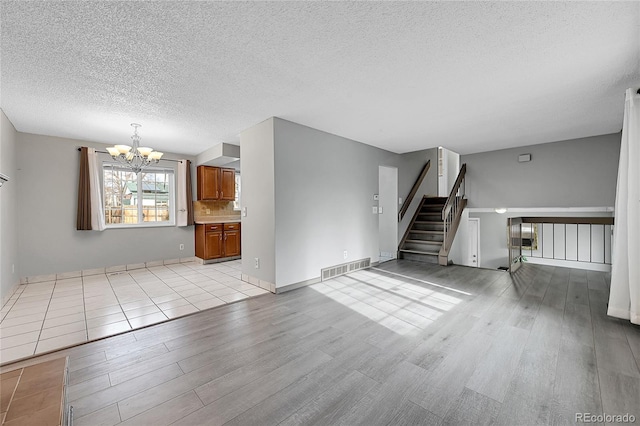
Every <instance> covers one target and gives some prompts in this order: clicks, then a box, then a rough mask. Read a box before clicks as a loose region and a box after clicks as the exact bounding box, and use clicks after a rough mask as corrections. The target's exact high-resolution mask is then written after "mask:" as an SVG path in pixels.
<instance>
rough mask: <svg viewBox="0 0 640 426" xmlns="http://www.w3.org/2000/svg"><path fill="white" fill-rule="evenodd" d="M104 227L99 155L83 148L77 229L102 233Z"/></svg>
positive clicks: (81, 150) (90, 149) (91, 149)
mask: <svg viewBox="0 0 640 426" xmlns="http://www.w3.org/2000/svg"><path fill="white" fill-rule="evenodd" d="M104 227H105V226H104V211H103V210H102V194H101V192H100V167H99V165H98V154H97V153H96V150H95V149H93V148H87V147H86V146H83V147H82V148H80V177H79V180H78V209H77V214H76V229H77V230H78V231H91V230H96V231H102V230H103V229H104Z"/></svg>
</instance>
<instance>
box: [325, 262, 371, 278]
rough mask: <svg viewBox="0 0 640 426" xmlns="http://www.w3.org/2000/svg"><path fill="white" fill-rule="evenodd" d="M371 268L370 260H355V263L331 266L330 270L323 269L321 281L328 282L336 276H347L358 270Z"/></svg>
mask: <svg viewBox="0 0 640 426" xmlns="http://www.w3.org/2000/svg"><path fill="white" fill-rule="evenodd" d="M369 266H371V258H367V259H361V260H356V261H355V262H349V263H343V264H342V265H336V266H332V267H330V268H325V269H323V270H322V271H321V272H322V281H325V280H330V279H331V278H334V277H337V276H338V275H344V274H348V273H349V272H353V271H357V270H358V269H364V268H368V267H369Z"/></svg>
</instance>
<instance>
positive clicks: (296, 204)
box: [242, 118, 394, 287]
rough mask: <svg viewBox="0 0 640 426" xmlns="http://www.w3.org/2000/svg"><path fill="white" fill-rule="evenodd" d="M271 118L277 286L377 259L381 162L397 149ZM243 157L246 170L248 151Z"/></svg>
mask: <svg viewBox="0 0 640 426" xmlns="http://www.w3.org/2000/svg"><path fill="white" fill-rule="evenodd" d="M274 124H275V165H276V167H275V188H276V194H275V195H276V216H275V220H276V286H277V287H282V286H286V285H289V284H295V283H298V282H302V281H306V280H309V279H314V278H317V277H319V276H320V270H321V269H322V268H325V267H329V266H333V265H337V264H341V263H344V262H348V261H352V260H357V259H362V258H368V257H370V258H371V259H372V261H374V262H375V261H377V260H378V259H379V247H378V215H377V214H373V213H372V206H373V205H376V206H377V205H378V203H377V202H374V201H373V194H377V193H378V166H379V165H380V164H385V163H387V160H386V159H387V158H388V157H394V154H392V153H390V152H388V151H384V150H381V149H378V148H374V147H371V146H368V145H364V144H362V143H359V142H355V141H353V140H350V139H345V138H342V137H339V136H336V135H332V134H329V133H325V132H322V131H319V130H315V129H312V128H309V127H306V126H302V125H299V124H295V123H292V122H289V121H285V120H282V119H278V118H275V119H274ZM242 161H243V164H242V165H243V173H244V170H246V169H248V165H247V164H246V162H245V157H244V155H243V156H242ZM344 250H347V252H348V258H347V259H346V260H345V259H344V258H343V251H344Z"/></svg>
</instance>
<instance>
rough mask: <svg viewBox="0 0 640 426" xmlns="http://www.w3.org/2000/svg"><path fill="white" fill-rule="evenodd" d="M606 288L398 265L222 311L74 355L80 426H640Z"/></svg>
mask: <svg viewBox="0 0 640 426" xmlns="http://www.w3.org/2000/svg"><path fill="white" fill-rule="evenodd" d="M608 282H609V276H608V275H607V274H604V273H600V272H587V271H582V270H574V269H565V268H554V267H547V266H536V265H530V264H526V265H525V266H524V267H523V268H522V269H521V270H520V272H519V274H518V275H517V278H516V279H515V280H513V281H512V279H511V277H510V275H509V274H508V273H505V272H499V271H491V270H482V269H472V268H465V267H459V266H450V267H439V266H435V265H433V266H431V265H424V264H417V263H413V262H409V261H392V262H387V263H385V264H383V265H382V266H380V267H379V268H372V269H369V270H366V271H359V272H357V273H354V274H351V275H349V276H343V277H340V278H337V279H335V280H332V281H328V282H324V283H320V284H317V285H314V286H310V287H305V288H301V289H298V290H295V291H292V292H289V293H285V294H281V295H272V294H268V295H263V296H258V297H256V298H254V299H249V300H244V301H241V302H237V303H234V304H231V305H225V306H220V307H217V308H214V309H211V310H208V311H203V312H200V313H197V314H194V315H192V316H189V317H184V318H180V319H177V320H175V321H171V322H169V323H164V324H160V325H155V326H152V327H149V328H145V329H142V330H137V331H133V332H130V333H127V334H123V335H120V336H115V337H110V338H107V339H105V340H102V341H98V342H93V343H89V344H85V345H82V346H79V347H77V348H73V349H70V350H67V351H64V353H65V354H68V355H69V357H70V363H69V368H70V371H71V373H70V382H71V386H70V387H69V399H70V401H71V405H73V407H74V414H75V415H74V418H75V422H74V424H75V425H77V426H82V425H97V424H101V425H115V424H125V425H163V424H179V425H191V424H192V425H205V424H206V425H221V424H228V425H276V424H283V425H298V424H304V425H308V424H322V425H339V424H343V425H354V424H362V425H402V424H407V425H417V424H474V425H475V424H504V425H535V424H574V423H575V416H576V413H591V414H603V413H606V414H625V413H630V414H632V415H635V417H636V421H640V369H639V365H640V327H636V326H633V325H631V324H630V323H629V322H626V321H621V320H617V319H613V318H609V317H607V316H606V304H607V298H608ZM59 355H60V353H57V354H51V355H47V357H56V356H59ZM41 358H45V357H41ZM23 364H24V363H23ZM20 366H22V365H20V364H14V365H13V366H7V367H5V368H3V371H7V370H9V369H11V368H17V367H20Z"/></svg>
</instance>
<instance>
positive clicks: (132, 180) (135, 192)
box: [102, 163, 175, 227]
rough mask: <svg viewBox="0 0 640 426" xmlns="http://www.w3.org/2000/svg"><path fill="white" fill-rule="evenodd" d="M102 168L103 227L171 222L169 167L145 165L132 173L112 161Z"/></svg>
mask: <svg viewBox="0 0 640 426" xmlns="http://www.w3.org/2000/svg"><path fill="white" fill-rule="evenodd" d="M102 170H103V175H102V177H103V197H104V219H105V224H106V226H107V227H124V226H152V225H155V226H158V225H174V224H175V214H174V211H175V207H174V199H175V196H174V187H175V185H174V171H173V170H171V169H151V168H149V169H146V170H145V171H144V172H140V173H138V174H137V175H136V174H135V173H133V172H132V171H130V170H128V169H125V168H123V167H121V166H119V165H117V164H113V163H104V165H103V168H102Z"/></svg>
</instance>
